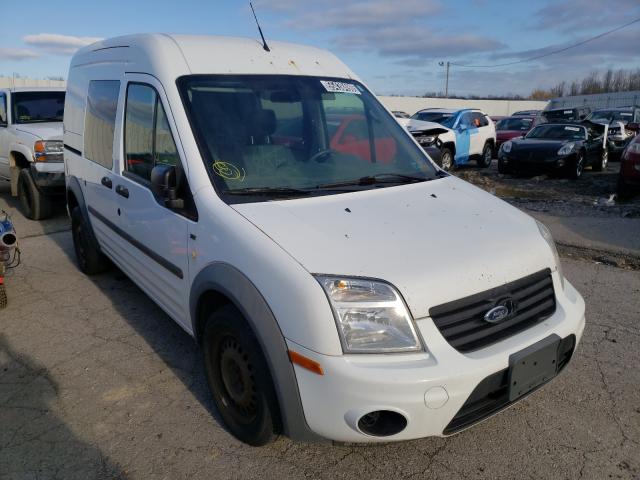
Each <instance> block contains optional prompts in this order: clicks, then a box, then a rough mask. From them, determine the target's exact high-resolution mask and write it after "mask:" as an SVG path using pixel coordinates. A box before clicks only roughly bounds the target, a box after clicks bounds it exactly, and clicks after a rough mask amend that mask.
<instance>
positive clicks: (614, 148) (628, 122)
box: [587, 107, 640, 159]
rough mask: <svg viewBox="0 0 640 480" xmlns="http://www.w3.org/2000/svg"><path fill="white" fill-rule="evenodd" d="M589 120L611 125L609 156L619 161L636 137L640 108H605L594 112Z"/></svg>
mask: <svg viewBox="0 0 640 480" xmlns="http://www.w3.org/2000/svg"><path fill="white" fill-rule="evenodd" d="M587 120H589V121H591V122H594V123H602V124H603V125H609V134H608V140H609V156H610V157H611V158H612V159H613V158H616V159H617V158H620V156H621V155H622V152H623V151H624V149H625V148H626V146H627V145H628V144H629V142H631V140H632V139H633V137H635V136H636V133H637V130H638V123H640V108H639V107H617V108H603V109H600V110H595V111H593V112H592V113H591V114H589V116H588V117H587Z"/></svg>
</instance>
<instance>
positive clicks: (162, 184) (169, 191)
mask: <svg viewBox="0 0 640 480" xmlns="http://www.w3.org/2000/svg"><path fill="white" fill-rule="evenodd" d="M177 178H178V176H177V174H176V167H175V166H173V165H156V166H155V167H153V170H151V189H152V191H153V193H154V195H155V196H156V198H158V199H159V200H160V202H161V203H163V204H164V205H165V206H166V207H167V208H172V209H182V208H184V200H183V199H181V198H177V195H178V189H179V187H180V185H178V180H177Z"/></svg>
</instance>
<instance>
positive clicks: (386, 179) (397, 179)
mask: <svg viewBox="0 0 640 480" xmlns="http://www.w3.org/2000/svg"><path fill="white" fill-rule="evenodd" d="M427 180H431V179H430V178H426V177H416V176H413V175H403V174H401V173H378V174H376V175H367V176H366V177H360V178H358V179H356V180H347V181H344V182H335V183H325V184H322V185H318V186H317V187H316V188H317V189H323V188H335V187H349V186H352V185H375V184H379V183H416V182H426V181H427Z"/></svg>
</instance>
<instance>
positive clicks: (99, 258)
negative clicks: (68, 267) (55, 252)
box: [71, 207, 109, 275]
mask: <svg viewBox="0 0 640 480" xmlns="http://www.w3.org/2000/svg"><path fill="white" fill-rule="evenodd" d="M89 228H90V227H89V225H87V222H86V221H85V219H84V216H83V215H82V211H81V210H80V207H75V208H74V209H73V210H72V211H71V235H72V237H73V248H74V250H75V252H76V260H77V261H78V267H79V268H80V270H81V271H82V273H84V274H85V275H96V274H98V273H102V272H104V271H105V270H107V269H108V268H109V260H108V259H107V257H105V256H104V254H103V253H102V252H101V251H100V247H99V246H98V245H97V244H96V242H95V240H93V237H91V236H90V235H89V234H88V232H89Z"/></svg>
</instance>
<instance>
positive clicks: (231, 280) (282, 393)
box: [189, 262, 327, 442]
mask: <svg viewBox="0 0 640 480" xmlns="http://www.w3.org/2000/svg"><path fill="white" fill-rule="evenodd" d="M209 292H213V293H216V294H220V295H223V296H225V297H226V298H227V299H229V300H230V301H231V303H232V304H233V305H234V306H235V307H236V308H238V310H239V311H240V312H241V313H242V315H243V316H244V318H245V319H246V320H247V322H248V323H249V325H250V326H251V328H252V329H253V332H254V334H255V336H256V338H257V339H258V343H259V344H260V346H261V348H262V351H263V353H264V356H265V358H266V360H267V363H268V366H269V371H270V373H271V377H272V379H273V382H274V388H275V390H276V396H277V398H278V404H279V406H280V415H281V418H282V426H283V430H284V433H285V434H286V435H287V436H288V437H290V438H292V439H296V440H302V441H307V442H326V441H327V440H325V439H323V438H322V437H320V436H318V435H317V434H315V433H314V432H312V431H311V429H310V428H309V426H308V424H307V421H306V419H305V417H304V410H303V408H302V400H301V398H300V391H299V389H298V382H297V380H296V375H295V371H294V368H293V365H292V364H291V361H290V359H289V356H288V349H287V344H286V341H285V338H284V335H283V334H282V332H281V330H280V327H279V325H278V322H277V321H276V319H275V316H274V315H273V312H272V311H271V308H270V307H269V305H268V304H267V302H266V300H265V299H264V297H263V296H262V294H261V293H260V292H259V290H258V288H257V287H256V286H255V285H254V284H253V282H252V281H251V280H250V279H249V278H248V277H247V276H246V275H244V274H243V273H242V272H241V271H240V270H238V269H237V268H235V267H234V266H232V265H229V264H228V263H224V262H214V263H211V264H209V265H207V266H206V267H204V268H203V269H202V270H201V271H200V272H199V273H198V274H197V275H196V277H195V278H194V279H193V282H192V284H191V291H190V295H189V312H190V316H191V324H192V328H193V334H194V337H195V338H196V340H197V341H198V342H199V341H200V338H201V336H202V333H203V332H202V331H201V330H203V329H202V328H201V325H200V319H199V318H198V316H199V312H198V310H199V305H200V301H201V300H202V299H203V298H204V296H205V295H206V294H207V293H209Z"/></svg>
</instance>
